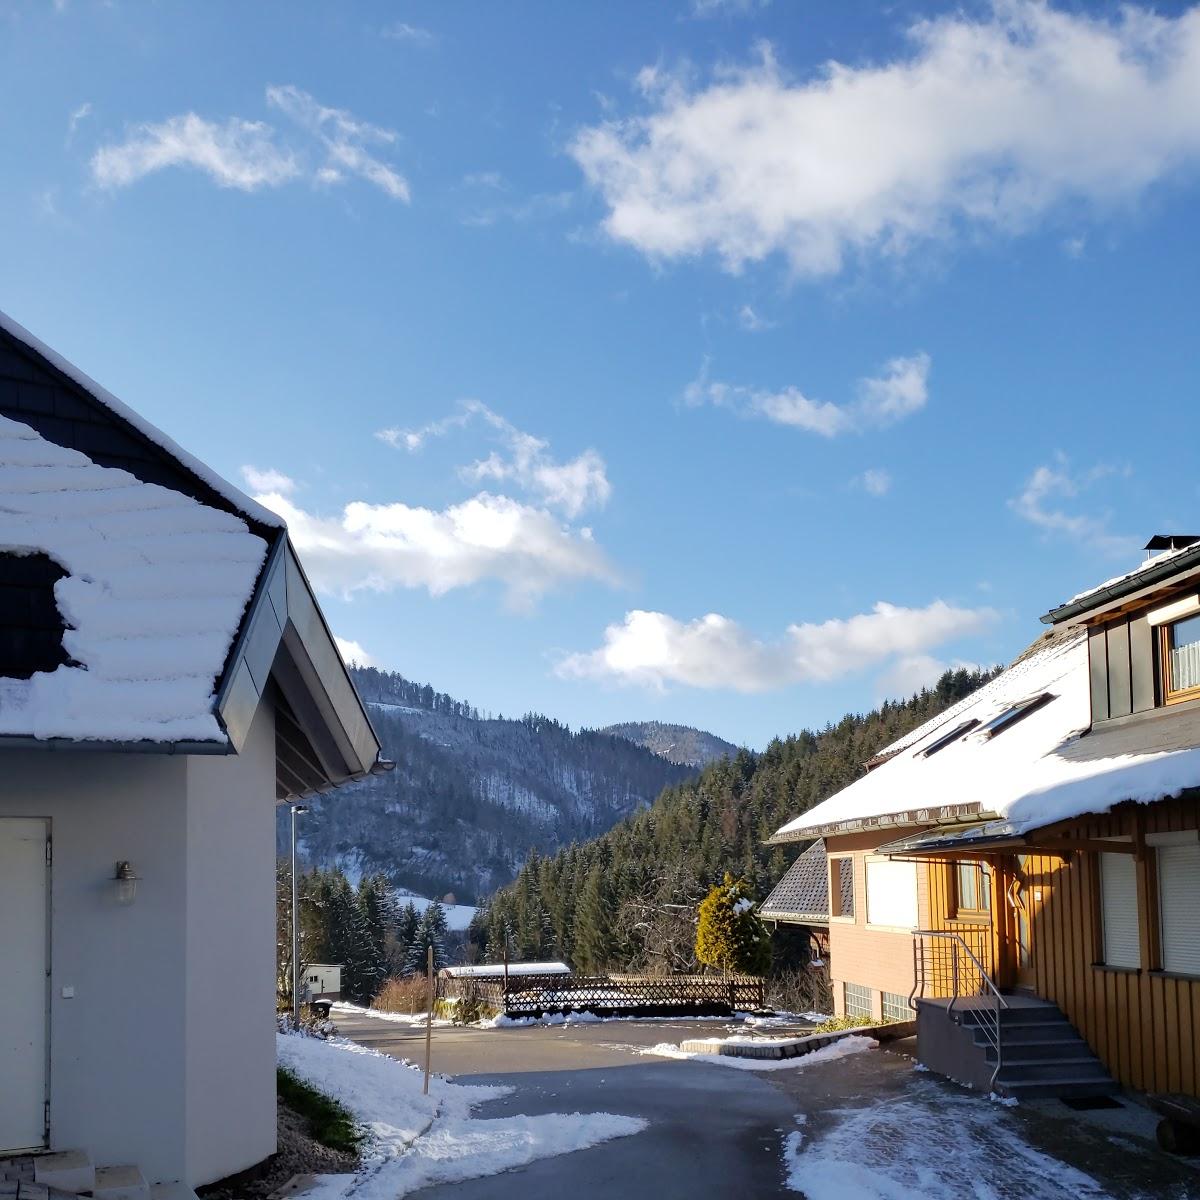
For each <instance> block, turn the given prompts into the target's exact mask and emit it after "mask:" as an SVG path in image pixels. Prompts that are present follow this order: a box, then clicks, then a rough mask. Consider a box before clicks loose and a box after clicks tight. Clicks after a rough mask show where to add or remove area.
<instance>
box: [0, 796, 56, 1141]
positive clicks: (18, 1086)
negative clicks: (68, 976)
mask: <svg viewBox="0 0 1200 1200" xmlns="http://www.w3.org/2000/svg"><path fill="white" fill-rule="evenodd" d="M46 836H47V825H46V822H45V821H43V820H27V819H25V818H17V817H0V963H4V965H5V971H4V974H5V981H4V987H3V989H0V1063H3V1064H4V1069H3V1076H4V1082H3V1085H2V1086H0V1153H3V1152H4V1151H6V1150H28V1149H36V1148H38V1147H40V1146H42V1145H43V1144H44V1140H45V1132H46V1131H45V1103H46V1092H47V1088H46V1084H47V1079H46V1070H47V1062H48V1056H47V1035H48V1030H47V1020H46V1009H47V997H48V995H49V986H48V983H47V977H46V972H47V969H48V966H49V961H48V953H49V951H48V938H47V932H48V931H47V920H48V918H47V908H48V905H47V885H48V882H49V880H48V877H49V871H48V869H47V866H46Z"/></svg>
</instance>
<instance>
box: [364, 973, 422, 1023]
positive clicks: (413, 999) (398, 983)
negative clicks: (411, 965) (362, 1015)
mask: <svg viewBox="0 0 1200 1200" xmlns="http://www.w3.org/2000/svg"><path fill="white" fill-rule="evenodd" d="M371 1007H372V1008H377V1009H379V1011H380V1012H394V1013H410V1014H411V1013H421V1012H428V1011H429V984H428V982H427V981H426V980H425V979H424V978H423V977H422V976H420V975H408V976H405V977H403V978H397V979H389V980H388V981H387V982H386V983H385V984H384V985H383V987H381V988H380V989H379V994H378V995H377V996H376V997H375V999H374V1000H372V1001H371Z"/></svg>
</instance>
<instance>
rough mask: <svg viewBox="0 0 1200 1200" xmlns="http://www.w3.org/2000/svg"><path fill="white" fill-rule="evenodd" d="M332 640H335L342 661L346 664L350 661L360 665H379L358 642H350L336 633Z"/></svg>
mask: <svg viewBox="0 0 1200 1200" xmlns="http://www.w3.org/2000/svg"><path fill="white" fill-rule="evenodd" d="M333 640H334V641H335V642H337V648H338V652H339V653H340V654H341V656H342V661H343V662H344V663H346V664H347V665H348V664H350V663H354V664H356V665H357V666H360V667H377V666H378V665H379V664H378V663H377V662H376V661H375V659H374V658H372V657H371V655H369V654H368V653H367V652H366V651H365V650H364V649H363V648H362V646H360V645H359V644H358V642H352V641H349V640H347V639H346V638H340V637H337V636H336V635H335V636H334V639H333Z"/></svg>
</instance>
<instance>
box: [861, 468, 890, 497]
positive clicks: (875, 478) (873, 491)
mask: <svg viewBox="0 0 1200 1200" xmlns="http://www.w3.org/2000/svg"><path fill="white" fill-rule="evenodd" d="M853 482H854V484H855V485H856V486H857V487H861V488H862V489H863V491H864V492H866V493H867V495H868V496H886V495H887V494H888V492H890V491H891V490H892V475H891V472H890V471H885V470H884V469H883V468H882V467H868V468H867V469H866V470H865V471H864V472H863V473H862V474H861V475H856V476H855V477H854V480H853Z"/></svg>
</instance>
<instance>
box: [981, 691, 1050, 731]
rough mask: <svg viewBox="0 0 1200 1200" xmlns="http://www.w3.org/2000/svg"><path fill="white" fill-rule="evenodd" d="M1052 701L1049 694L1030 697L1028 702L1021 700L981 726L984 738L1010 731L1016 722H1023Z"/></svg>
mask: <svg viewBox="0 0 1200 1200" xmlns="http://www.w3.org/2000/svg"><path fill="white" fill-rule="evenodd" d="M1053 699H1054V697H1053V696H1052V695H1051V694H1050V693H1049V692H1043V693H1042V694H1041V695H1040V696H1030V697H1029V699H1028V700H1022V701H1021V702H1020V703H1019V704H1014V705H1013V706H1012V707H1011V708H1006V709H1005V710H1004V711H1003V712H1002V713H998V714H997V715H996V716H994V717H993V718H992V719H991V720H990V721H988V722H986V723H985V725H984V726H983V734H984V736H985V737H986V738H988V739H991V738H994V737H998V736H999V735H1000V734H1002V733H1003V732H1004V731H1005V730H1006V729H1011V728H1012V726H1014V725H1015V724H1016V723H1017V722H1018V721H1023V720H1024V719H1025V718H1026V717H1027V716H1029V715H1030V713H1034V712H1037V710H1038V709H1039V708H1041V707H1042V706H1043V705H1045V704H1049V703H1050V701H1051V700H1053Z"/></svg>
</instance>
